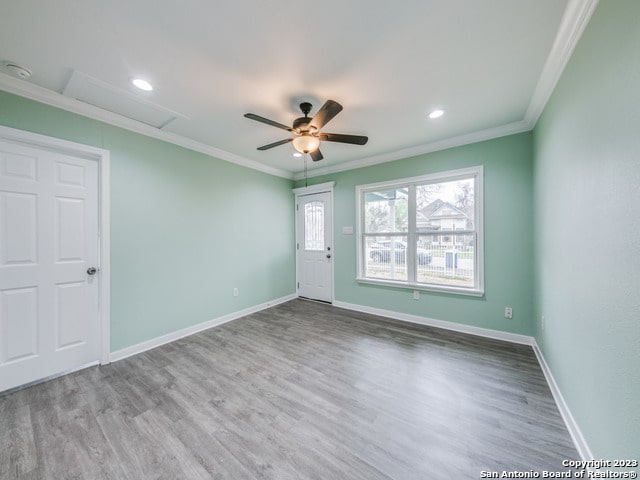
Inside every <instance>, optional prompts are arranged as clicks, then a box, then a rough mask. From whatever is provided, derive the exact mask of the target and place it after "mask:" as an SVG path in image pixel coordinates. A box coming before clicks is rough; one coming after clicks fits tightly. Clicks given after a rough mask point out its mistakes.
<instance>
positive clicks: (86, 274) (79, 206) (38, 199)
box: [0, 141, 99, 391]
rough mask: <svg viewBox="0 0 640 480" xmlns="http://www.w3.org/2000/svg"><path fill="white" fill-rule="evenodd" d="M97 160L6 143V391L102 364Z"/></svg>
mask: <svg viewBox="0 0 640 480" xmlns="http://www.w3.org/2000/svg"><path fill="white" fill-rule="evenodd" d="M97 266H98V162H97V161H95V160H86V159H83V158H76V157H73V156H67V155H62V154H58V153H53V152H50V151H46V150H40V149H37V148H31V147H26V146H23V145H18V144H14V143H11V142H6V141H0V391H3V390H6V389H9V388H13V387H16V386H19V385H23V384H26V383H29V382H33V381H35V380H39V379H42V378H46V377H48V376H51V375H55V374H58V373H62V372H65V371H68V370H72V369H77V368H79V367H81V366H85V365H88V364H90V363H95V362H97V361H98V359H99V342H98V335H99V333H98V321H99V318H98V295H99V288H98V287H99V285H98V282H99V275H98V274H97V273H93V274H92V273H91V272H92V270H91V268H95V267H97Z"/></svg>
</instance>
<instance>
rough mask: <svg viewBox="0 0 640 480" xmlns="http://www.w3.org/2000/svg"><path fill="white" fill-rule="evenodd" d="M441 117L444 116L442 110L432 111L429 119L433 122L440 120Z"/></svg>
mask: <svg viewBox="0 0 640 480" xmlns="http://www.w3.org/2000/svg"><path fill="white" fill-rule="evenodd" d="M442 115H444V110H434V111H433V112H431V113H430V114H429V118H431V119H432V120H433V119H434V118H440V117H441V116H442Z"/></svg>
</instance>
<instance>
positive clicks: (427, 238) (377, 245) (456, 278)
mask: <svg viewBox="0 0 640 480" xmlns="http://www.w3.org/2000/svg"><path fill="white" fill-rule="evenodd" d="M357 194H358V195H357V198H358V203H359V205H358V211H359V217H360V218H359V234H358V258H359V268H358V279H359V280H360V281H365V282H366V281H370V282H373V283H383V284H384V283H388V284H391V285H396V286H407V287H410V288H422V289H427V290H428V289H434V290H444V291H452V292H455V293H469V294H473V295H480V294H482V293H483V278H482V265H483V258H482V228H481V226H482V167H475V168H470V169H464V170H456V171H452V172H444V173H439V174H435V175H426V176H421V177H414V178H410V179H404V180H398V181H394V182H385V183H379V184H374V185H361V186H359V187H357Z"/></svg>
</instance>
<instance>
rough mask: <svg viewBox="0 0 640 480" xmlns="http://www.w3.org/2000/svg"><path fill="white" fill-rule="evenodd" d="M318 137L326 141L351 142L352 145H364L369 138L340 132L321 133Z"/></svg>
mask: <svg viewBox="0 0 640 480" xmlns="http://www.w3.org/2000/svg"><path fill="white" fill-rule="evenodd" d="M318 138H320V140H324V141H327V142H340V143H352V144H354V145H364V144H365V143H367V141H368V140H369V137H365V136H363V135H343V134H341V133H321V134H320V135H318Z"/></svg>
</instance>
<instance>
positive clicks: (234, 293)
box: [233, 288, 238, 297]
mask: <svg viewBox="0 0 640 480" xmlns="http://www.w3.org/2000/svg"><path fill="white" fill-rule="evenodd" d="M233 296H234V297H237V296H238V289H237V288H234V289H233Z"/></svg>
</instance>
